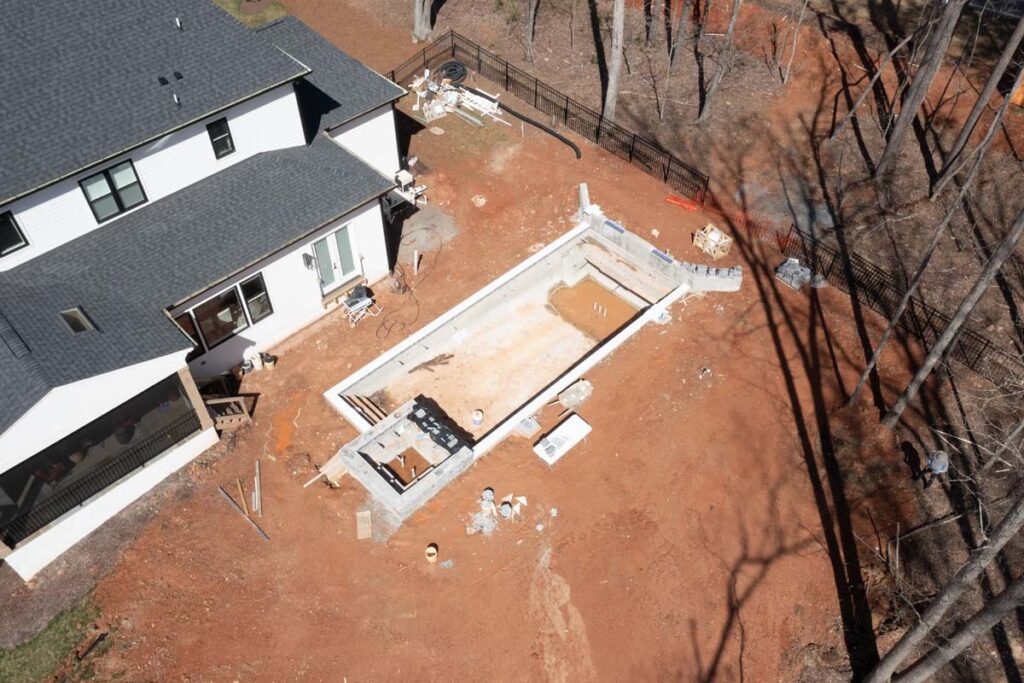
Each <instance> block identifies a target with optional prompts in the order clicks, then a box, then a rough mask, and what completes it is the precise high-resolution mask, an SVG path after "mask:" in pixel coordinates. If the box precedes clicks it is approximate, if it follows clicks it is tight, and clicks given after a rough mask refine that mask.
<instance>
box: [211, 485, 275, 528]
mask: <svg viewBox="0 0 1024 683" xmlns="http://www.w3.org/2000/svg"><path fill="white" fill-rule="evenodd" d="M217 490H218V491H220V495H222V496H224V500H226V501H227V502H228V503H230V504H231V507H232V508H234V509H235V512H237V513H238V514H240V515H242V517H243V518H244V519H245V521H246V522H248V523H249V526H251V527H252V528H253V529H255V530H256V533H258V534H259V535H260V538H262V539H263V540H264V541H269V540H270V536H267V532H266V531H264V530H263V529H261V528H260V526H259V524H257V523H256V522H254V521H252V518H251V517H249V515H247V514H245V512H244V511H243V510H242V507H241V506H240V505H239V504H238V503H236V502H235V500H234V498H232V497H231V495H230V494H229V493H228V492H227V491H225V490H224V487H223V486H218V487H217ZM243 500H244V498H243Z"/></svg>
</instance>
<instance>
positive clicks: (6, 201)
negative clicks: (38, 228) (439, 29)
mask: <svg viewBox="0 0 1024 683" xmlns="http://www.w3.org/2000/svg"><path fill="white" fill-rule="evenodd" d="M310 73H312V69H310V68H309V67H305V70H304V71H300V72H299V73H297V74H295V75H294V76H289V77H288V78H286V79H284V80H282V81H280V82H278V83H274V84H273V85H269V86H267V87H265V88H263V89H261V90H257V91H256V92H254V93H252V94H251V95H247V96H245V97H243V98H241V99H238V100H235V101H234V102H231V103H229V104H226V105H224V106H222V107H219V108H217V109H214V110H212V111H208V112H206V113H205V114H202V115H200V116H196V117H194V118H192V119H189V120H188V121H185V122H184V123H182V124H180V125H178V126H174V127H173V128H169V129H167V130H165V131H164V132H162V133H158V134H156V135H152V136H150V137H148V138H146V139H145V140H142V141H141V142H138V143H135V144H134V145H131V146H129V147H126V148H124V149H122V150H120V151H119V152H115V153H113V154H108V155H107V156H105V157H103V158H102V159H99V160H97V161H93V162H90V163H88V164H86V165H85V166H82V167H81V168H78V169H75V170H73V171H69V172H68V173H65V174H64V175H61V176H58V177H56V178H54V179H53V180H48V181H46V182H45V183H43V184H42V185H38V186H36V187H33V188H32V189H30V190H25V191H24V192H19V193H18V194H15V195H12V196H10V197H7V198H6V199H0V206H3V205H4V204H9V203H10V202H13V201H16V200H18V199H21V198H22V197H27V196H28V195H30V194H32V193H33V192H38V191H39V190H42V189H45V188H47V187H50V186H51V185H55V184H56V183H59V182H60V181H62V180H67V179H68V178H71V177H73V176H76V175H78V174H79V173H82V172H83V171H88V170H89V169H90V168H93V167H95V166H99V165H101V164H104V163H106V162H108V161H110V160H111V159H116V158H117V157H119V156H121V155H122V154H127V153H128V152H131V151H133V150H136V149H138V148H139V147H142V146H143V145H148V144H149V143H151V142H154V141H156V140H159V139H160V138H162V137H165V136H167V135H170V134H171V133H176V132H177V131H179V130H181V129H183V128H187V127H189V126H191V125H192V124H194V123H197V122H199V121H202V120H203V119H206V118H209V117H211V116H214V115H216V114H219V113H221V112H223V111H226V110H228V109H230V108H232V107H234V106H237V105H239V104H242V103H243V102H248V101H249V100H251V99H253V98H256V97H259V96H260V95H262V94H264V93H268V92H270V91H271V90H274V89H275V88H279V87H281V86H282V85H285V84H286V83H291V82H293V81H297V80H298V79H300V78H302V77H303V76H305V75H307V74H310Z"/></svg>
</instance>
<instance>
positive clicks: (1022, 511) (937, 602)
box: [864, 496, 1024, 683]
mask: <svg viewBox="0 0 1024 683" xmlns="http://www.w3.org/2000/svg"><path fill="white" fill-rule="evenodd" d="M1021 525H1024V496H1021V497H1020V498H1018V499H1017V501H1016V502H1015V503H1014V504H1013V507H1012V508H1010V510H1009V512H1007V513H1006V516H1004V517H1003V519H1002V520H1001V521H1000V522H999V525H998V526H997V527H996V528H995V530H993V532H992V535H991V536H990V537H989V542H988V545H986V546H984V547H982V548H981V549H980V550H978V551H977V552H976V554H975V555H974V557H972V558H971V559H970V560H969V561H968V562H967V564H965V565H964V566H962V567H960V569H959V571H957V573H956V574H954V575H953V578H952V579H950V580H949V582H948V583H947V584H946V585H945V586H944V587H943V589H942V591H941V592H940V593H939V594H938V595H937V596H935V599H934V600H932V602H931V604H930V605H928V607H927V609H925V611H924V612H923V613H922V614H921V619H920V621H918V622H917V624H915V625H914V626H911V627H910V628H909V629H907V632H906V633H904V634H903V636H902V637H901V638H900V640H899V642H898V643H896V645H894V646H893V648H892V649H891V650H889V652H888V653H887V654H886V655H885V656H884V657H882V660H881V661H880V662H879V663H878V665H877V666H876V667H875V668H874V669H872V671H871V673H869V674H868V676H867V678H865V679H864V683H887V681H889V679H890V678H892V675H893V674H894V673H896V669H898V668H899V666H900V664H902V663H903V661H904V660H906V658H907V657H909V656H910V655H911V653H912V652H913V651H914V648H915V647H917V646H918V645H919V644H920V643H921V641H923V640H924V639H925V638H926V637H927V636H928V634H930V633H931V631H932V629H934V628H935V627H936V626H937V625H938V623H939V621H940V620H941V619H942V617H943V616H944V615H945V614H946V612H947V611H949V608H950V607H952V606H953V604H954V603H955V602H956V601H957V600H958V599H959V598H960V596H962V595H963V594H964V592H966V591H967V589H968V588H970V587H971V586H973V585H974V582H975V581H977V579H978V577H979V576H981V573H982V572H983V571H985V567H987V566H988V564H989V563H990V562H992V560H993V559H994V558H995V556H996V555H998V554H999V552H1000V551H1001V550H1002V549H1003V546H1005V545H1006V544H1007V543H1008V542H1009V540H1010V539H1011V538H1013V537H1014V536H1015V535H1016V534H1017V532H1018V531H1020V528H1021Z"/></svg>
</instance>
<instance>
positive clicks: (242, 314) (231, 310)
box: [174, 273, 274, 361]
mask: <svg viewBox="0 0 1024 683" xmlns="http://www.w3.org/2000/svg"><path fill="white" fill-rule="evenodd" d="M273 312H274V307H273V305H272V304H271V303H270V294H269V293H268V292H267V285H266V283H265V282H264V281H263V274H262V273H258V274H256V275H253V276H252V277H250V278H249V279H247V280H243V281H242V282H241V283H240V284H237V285H235V286H234V287H232V288H231V289H228V290H225V291H223V292H221V293H220V294H218V295H217V296H215V297H213V298H212V299H210V300H209V301H206V302H204V303H202V304H199V305H198V306H196V307H195V308H193V309H192V310H190V311H183V312H182V313H180V314H179V315H178V316H177V317H176V318H175V319H174V322H176V323H178V325H179V326H180V327H181V329H182V330H184V331H185V334H187V335H188V336H189V338H190V339H191V340H192V341H193V342H195V344H196V348H195V350H194V351H193V352H192V353H191V354H189V356H188V358H187V360H190V361H191V360H193V359H195V358H197V357H199V356H201V355H202V354H203V353H205V352H206V351H209V350H210V349H212V348H213V347H214V346H217V345H218V344H221V343H223V342H225V341H227V340H228V339H230V338H231V337H233V336H235V335H236V334H238V333H239V332H241V331H242V330H244V329H246V328H247V327H249V326H250V325H255V324H256V323H258V322H259V321H261V320H263V319H265V318H268V317H270V315H271V314H273Z"/></svg>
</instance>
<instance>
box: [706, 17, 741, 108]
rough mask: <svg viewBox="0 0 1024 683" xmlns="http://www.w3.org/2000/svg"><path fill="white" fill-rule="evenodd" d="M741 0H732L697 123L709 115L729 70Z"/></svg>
mask: <svg viewBox="0 0 1024 683" xmlns="http://www.w3.org/2000/svg"><path fill="white" fill-rule="evenodd" d="M742 5H743V0H732V13H731V14H730V15H729V28H727V29H726V30H725V39H724V42H723V43H722V48H721V49H720V50H719V51H718V54H717V55H716V56H715V73H714V75H713V76H712V77H711V80H710V81H709V83H708V89H707V91H706V92H705V93H704V101H703V102H702V103H701V108H700V113H699V114H698V115H697V122H698V123H703V122H704V121H706V120H707V118H708V114H710V113H711V100H712V99H714V97H715V93H716V92H717V91H718V86H720V85H721V84H722V78H723V77H724V76H725V72H726V71H727V70H728V69H729V67H730V66H731V62H732V51H733V50H732V48H733V36H734V35H735V33H736V20H737V19H739V16H740V7H741V6H742Z"/></svg>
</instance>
